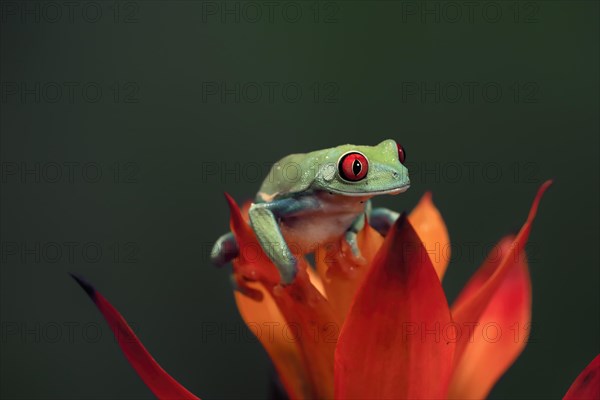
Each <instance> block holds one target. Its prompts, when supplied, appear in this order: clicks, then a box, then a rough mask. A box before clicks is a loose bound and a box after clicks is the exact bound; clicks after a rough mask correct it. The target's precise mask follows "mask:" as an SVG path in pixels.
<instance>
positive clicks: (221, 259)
mask: <svg viewBox="0 0 600 400" xmlns="http://www.w3.org/2000/svg"><path fill="white" fill-rule="evenodd" d="M239 252H240V250H239V248H238V244H237V241H236V240H235V237H234V236H233V233H231V232H229V233H226V234H224V235H223V236H221V237H220V238H219V239H217V241H216V242H215V244H214V245H213V248H212V250H211V252H210V260H211V262H212V263H213V264H214V265H216V266H217V267H222V266H224V265H225V264H227V263H228V262H230V261H231V260H233V259H234V258H236V257H237V256H238V254H239Z"/></svg>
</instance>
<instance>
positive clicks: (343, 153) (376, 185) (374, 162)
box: [315, 139, 410, 196]
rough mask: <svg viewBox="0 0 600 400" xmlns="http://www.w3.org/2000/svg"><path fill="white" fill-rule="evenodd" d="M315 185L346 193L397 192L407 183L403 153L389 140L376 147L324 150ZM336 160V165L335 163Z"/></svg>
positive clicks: (348, 147) (356, 194) (366, 194)
mask: <svg viewBox="0 0 600 400" xmlns="http://www.w3.org/2000/svg"><path fill="white" fill-rule="evenodd" d="M326 159H327V161H328V162H327V163H324V164H323V167H322V168H320V170H319V172H318V174H317V179H316V180H315V184H316V186H317V187H318V188H319V189H322V190H327V191H329V192H333V193H338V194H342V195H346V196H374V195H378V194H398V193H402V192H404V191H406V190H407V189H408V188H409V186H410V180H409V178H408V169H407V168H406V167H405V166H404V164H403V163H404V162H405V159H406V153H405V151H404V149H403V148H402V146H401V145H399V144H397V143H396V142H395V141H393V140H391V139H389V140H385V141H383V142H381V143H379V144H378V145H377V146H355V145H343V146H339V147H335V148H333V149H331V150H329V151H328V152H327V155H326ZM334 162H335V164H334Z"/></svg>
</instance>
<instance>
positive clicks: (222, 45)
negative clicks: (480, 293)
mask: <svg viewBox="0 0 600 400" xmlns="http://www.w3.org/2000/svg"><path fill="white" fill-rule="evenodd" d="M0 4H1V14H0V16H1V20H0V21H1V28H0V29H1V38H0V45H1V49H0V54H1V71H0V74H1V85H2V86H1V92H0V95H1V113H0V127H1V143H0V144H1V158H2V164H1V166H2V169H1V179H2V181H1V183H2V189H1V196H0V198H1V235H2V238H1V250H2V253H1V261H2V267H1V275H0V278H1V279H0V281H1V286H0V295H1V305H0V310H1V346H2V351H1V353H0V360H1V366H0V379H1V382H0V383H1V384H0V395H1V397H2V398H7V399H58V398H60V399H110V398H120V399H125V398H127V399H145V398H151V397H152V395H151V392H150V391H149V390H148V389H147V388H146V387H145V386H144V384H143V383H142V382H141V380H140V379H139V378H138V377H137V375H136V374H135V372H134V371H133V369H132V368H131V367H130V366H129V365H128V364H127V362H126V361H125V359H124V357H123V356H122V354H121V352H120V351H119V349H118V346H117V345H116V343H115V341H114V339H113V337H112V334H111V333H110V331H109V329H108V327H107V326H106V325H105V323H104V321H103V320H102V317H101V315H100V313H99V312H98V311H97V310H96V309H95V308H94V306H93V304H92V303H91V302H90V301H89V300H88V298H87V297H86V296H85V295H84V293H83V292H82V291H81V289H80V288H79V287H78V286H77V285H76V284H75V283H74V282H73V281H72V279H71V278H70V277H69V276H68V274H67V272H76V273H79V274H81V275H83V276H85V277H86V278H87V279H89V280H90V281H91V282H93V283H94V284H95V285H96V287H97V288H98V289H99V290H100V291H101V292H102V293H103V294H104V295H105V296H106V297H107V298H109V299H110V301H111V302H112V303H113V304H114V305H115V306H116V307H117V308H118V309H119V310H120V311H121V312H122V313H123V315H124V316H125V317H126V318H127V319H128V320H129V321H130V322H131V324H132V326H133V327H134V329H135V330H136V332H137V333H138V335H139V337H140V338H141V339H142V341H143V342H144V344H145V345H146V346H147V347H148V349H149V350H150V351H151V353H152V354H153V355H154V357H155V358H156V359H157V360H158V361H159V362H160V363H161V365H162V366H163V367H164V368H165V369H166V370H167V371H168V372H169V373H170V374H172V375H173V376H174V377H175V378H177V379H178V380H179V381H180V382H181V383H182V384H184V385H185V386H186V387H187V388H188V389H190V390H191V391H192V392H194V393H195V394H197V395H199V396H201V397H202V398H248V399H250V398H263V397H265V396H266V394H267V391H268V379H269V363H268V358H267V357H266V355H265V354H264V352H263V350H262V347H261V346H260V344H259V343H258V342H257V341H256V340H255V339H254V338H253V337H252V335H251V334H250V333H249V332H248V331H247V330H246V328H245V326H244V324H243V322H242V321H241V319H240V317H239V316H238V314H237V310H236V307H235V304H234V301H233V296H232V292H231V286H230V283H229V274H228V271H227V270H218V269H215V268H213V267H212V266H211V265H210V263H209V261H208V252H209V249H210V247H211V246H212V243H213V242H214V240H215V239H216V238H217V237H218V236H219V235H221V234H222V233H224V232H225V231H226V230H227V229H228V217H229V212H228V209H227V206H226V203H225V201H224V198H223V192H228V193H230V194H231V195H232V196H233V197H234V198H235V199H236V200H238V201H240V202H241V201H244V200H246V199H249V198H251V197H253V196H254V194H255V192H256V191H257V189H258V187H259V186H260V183H261V181H262V179H263V177H264V176H265V175H266V173H267V172H268V169H269V166H270V165H271V164H272V163H273V162H275V161H277V160H278V159H279V158H281V157H283V156H284V155H287V154H290V153H294V152H304V151H310V150H316V149H322V148H327V147H332V146H336V145H339V144H344V143H355V144H376V143H379V142H380V141H381V140H383V139H386V138H392V139H395V140H397V141H398V142H400V143H402V144H403V145H404V147H405V148H406V150H407V153H408V166H409V169H410V173H411V180H412V187H411V189H410V190H409V191H408V192H407V193H405V194H403V195H401V196H395V197H388V198H377V199H376V201H375V204H376V205H381V206H387V207H390V208H393V209H396V210H410V209H411V208H412V207H413V206H414V205H415V204H416V202H417V201H418V199H419V198H420V196H421V195H423V193H424V192H426V191H428V190H431V191H432V192H433V196H434V201H435V202H436V204H437V205H438V207H439V208H440V210H441V212H442V214H443V216H444V218H445V220H446V222H447V225H448V229H449V232H450V236H451V239H452V241H453V244H454V247H453V250H454V254H453V257H452V260H451V265H450V267H449V270H448V273H447V274H446V278H445V282H444V286H445V288H446V290H447V292H448V295H449V298H450V300H452V299H454V298H455V297H456V295H457V293H458V291H459V290H460V288H461V287H462V285H463V284H464V283H465V282H466V280H467V279H468V277H469V276H470V275H471V274H472V273H473V272H474V271H475V270H476V268H477V267H478V265H479V264H480V262H481V261H482V260H483V259H484V257H485V254H486V253H487V251H488V250H489V249H490V247H491V246H492V245H493V244H494V243H495V242H496V241H497V240H498V239H499V238H500V237H501V236H502V235H504V234H506V233H508V232H511V231H513V230H515V229H517V228H518V227H519V226H520V225H521V224H522V222H523V221H524V220H525V217H526V215H527V212H528V209H529V206H530V203H531V201H532V199H533V196H534V194H535V192H536V190H537V188H538V187H539V185H540V184H541V183H542V182H543V181H544V180H546V179H548V178H553V179H554V180H555V184H554V186H553V187H552V188H551V189H550V190H549V192H548V193H547V195H546V197H545V198H544V199H543V201H542V204H541V207H540V210H539V214H538V218H537V220H536V221H535V224H534V227H533V231H532V235H531V240H530V242H531V243H530V246H529V251H530V253H529V259H530V267H531V275H532V285H533V320H532V326H531V333H532V335H531V338H530V340H529V344H528V345H527V347H526V349H525V351H524V352H523V354H522V356H521V357H520V358H519V359H518V360H517V361H516V363H515V364H514V366H513V367H512V368H511V369H510V370H509V371H508V372H507V374H506V375H505V376H504V377H503V378H502V379H501V380H500V381H499V383H498V384H497V386H496V387H495V388H494V390H493V392H492V393H491V396H490V397H491V398H511V399H514V398H549V397H551V398H557V397H561V396H562V395H563V394H564V393H565V392H566V390H567V388H568V387H569V385H570V383H571V382H572V381H573V379H574V378H575V377H576V376H577V375H578V373H579V372H580V371H581V370H582V369H583V368H584V367H585V366H586V365H587V364H588V363H589V362H590V361H591V359H592V358H593V357H594V356H595V355H596V354H597V353H598V352H599V347H600V346H599V337H600V332H599V325H600V324H599V318H598V315H599V291H598V287H599V275H598V265H599V260H598V253H599V252H598V242H599V240H598V239H599V238H598V226H599V224H598V222H599V221H598V186H599V185H598V183H599V177H598V171H599V168H598V160H599V157H598V150H599V143H598V129H599V126H598V121H599V119H598V109H599V101H598V97H599V86H598V67H599V65H598V54H599V50H598V49H599V47H598V38H599V32H598V12H599V4H598V2H593V1H574V2H573V1H569V2H567V1H532V2H512V1H498V2H482V3H479V4H473V3H470V2H444V1H428V2H427V3H420V2H419V3H417V2H414V1H372V2H371V1H369V2H367V1H348V2H340V1H337V2H336V1H332V2H330V1H318V2H317V1H286V2H282V3H273V2H262V1H257V2H252V1H223V2H222V1H199V2H193V1H172V2H167V1H131V2H129V1H126V2H112V1H90V2H87V1H86V2H82V3H70V2H44V1H19V2H15V1H2V2H1V3H0Z"/></svg>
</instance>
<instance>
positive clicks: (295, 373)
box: [234, 282, 314, 399]
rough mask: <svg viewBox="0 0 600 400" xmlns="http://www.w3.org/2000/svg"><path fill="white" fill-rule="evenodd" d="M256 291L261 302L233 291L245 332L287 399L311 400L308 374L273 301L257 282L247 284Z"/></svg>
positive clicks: (295, 343)
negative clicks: (272, 369)
mask: <svg viewBox="0 0 600 400" xmlns="http://www.w3.org/2000/svg"><path fill="white" fill-rule="evenodd" d="M247 285H249V286H250V287H251V288H253V289H254V290H257V291H260V292H261V294H262V296H260V297H261V300H255V299H253V298H250V297H248V296H245V295H244V294H242V293H241V292H240V291H237V290H236V291H235V292H234V293H235V301H236V303H237V306H238V310H239V312H240V315H241V316H242V318H243V319H244V321H245V322H246V325H247V326H248V328H249V329H250V330H251V331H252V333H254V335H255V336H256V337H257V338H258V339H259V340H260V342H261V343H262V345H263V347H264V348H265V350H266V351H267V353H268V354H269V357H270V358H271V360H273V364H274V365H275V368H276V369H277V372H278V374H279V377H280V379H281V382H282V384H283V386H284V388H285V390H286V392H287V393H288V395H289V397H290V398H291V399H310V398H314V393H313V392H312V386H311V385H310V384H309V383H310V380H309V377H308V372H307V370H306V367H305V365H304V361H303V358H302V353H301V351H300V347H299V346H298V343H297V341H296V340H294V339H293V338H292V335H291V334H290V333H289V332H288V327H287V326H286V322H285V319H284V318H283V315H281V312H280V311H279V308H277V305H276V304H275V302H274V300H273V297H272V296H271V295H270V294H269V293H268V292H267V291H266V290H265V289H264V287H263V286H262V284H259V283H257V282H253V283H247Z"/></svg>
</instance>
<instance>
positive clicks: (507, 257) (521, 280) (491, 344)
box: [450, 181, 552, 398]
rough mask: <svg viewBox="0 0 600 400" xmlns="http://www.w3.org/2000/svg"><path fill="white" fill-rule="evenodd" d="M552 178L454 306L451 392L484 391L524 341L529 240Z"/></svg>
mask: <svg viewBox="0 0 600 400" xmlns="http://www.w3.org/2000/svg"><path fill="white" fill-rule="evenodd" d="M551 183H552V182H551V181H547V182H545V183H544V184H543V185H542V186H541V187H540V189H539V190H538V193H537V195H536V197H535V199H534V201H533V204H532V206H531V210H530V211H529V216H528V217H527V221H526V222H525V224H524V225H523V227H522V228H521V230H520V231H519V233H518V234H517V236H516V237H515V238H514V241H511V239H510V238H508V239H504V240H503V241H501V242H500V243H499V244H498V245H497V246H496V247H495V248H494V250H493V252H492V253H491V254H490V255H489V256H488V259H487V260H486V262H484V264H483V266H482V267H481V268H480V271H478V272H477V274H476V275H475V276H474V277H473V279H472V280H471V281H470V282H469V283H468V284H467V286H466V287H465V291H464V292H463V293H461V295H460V296H459V297H458V299H457V301H456V302H455V304H453V306H452V318H453V319H454V322H455V323H456V324H457V326H458V328H459V329H460V335H459V336H458V342H457V347H456V356H455V365H456V370H455V372H454V376H453V378H452V384H451V389H450V396H451V397H457V398H481V397H485V396H486V395H487V394H488V393H489V391H490V390H491V388H492V387H493V385H494V384H495V383H496V381H497V380H498V379H499V378H500V376H501V375H502V374H503V373H504V371H505V370H506V369H507V368H508V367H509V366H510V365H511V364H512V363H513V362H514V360H515V359H516V358H517V357H518V355H519V354H520V353H521V351H522V350H523V347H524V346H525V341H524V339H525V337H524V336H525V335H524V332H525V331H526V330H527V329H528V324H529V320H530V312H531V299H530V296H531V288H530V283H529V273H528V270H527V263H526V260H525V245H526V244H527V240H528V238H529V233H530V231H531V225H532V223H533V220H534V218H535V214H536V212H537V208H538V205H539V202H540V200H541V198H542V196H543V194H544V192H545V191H546V189H547V188H548V187H549V186H550V184H551ZM473 327H476V329H473Z"/></svg>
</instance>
